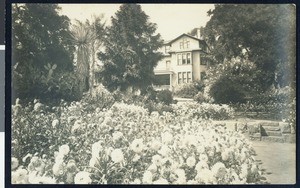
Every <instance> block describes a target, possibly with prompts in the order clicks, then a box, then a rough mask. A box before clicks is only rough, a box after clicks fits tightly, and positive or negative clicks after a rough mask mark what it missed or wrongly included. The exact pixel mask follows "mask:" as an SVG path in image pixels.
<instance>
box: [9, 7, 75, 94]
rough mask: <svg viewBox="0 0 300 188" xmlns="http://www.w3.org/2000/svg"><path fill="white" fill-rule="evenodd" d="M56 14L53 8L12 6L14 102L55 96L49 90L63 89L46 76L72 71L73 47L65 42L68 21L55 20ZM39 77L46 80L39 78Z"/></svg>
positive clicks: (60, 18)
mask: <svg viewBox="0 0 300 188" xmlns="http://www.w3.org/2000/svg"><path fill="white" fill-rule="evenodd" d="M58 11H59V7H58V5H56V4H14V5H13V6H12V49H13V51H12V75H13V79H12V80H13V85H12V87H13V97H14V98H17V97H19V98H22V99H25V98H27V99H30V98H31V99H32V98H47V97H49V96H51V95H52V93H53V92H54V93H57V92H55V91H53V90H52V88H54V87H63V86H61V85H59V82H55V84H51V82H49V79H48V78H47V75H50V74H51V75H52V74H53V76H55V77H57V78H60V77H63V76H65V74H68V73H66V72H70V71H72V70H73V64H72V61H73V52H74V47H73V45H72V44H71V41H70V40H69V39H70V37H69V30H68V27H69V19H68V17H66V16H59V15H58ZM43 75H45V77H46V78H42V76H43ZM57 83H58V85H56V84H57ZM58 93H60V94H61V93H62V92H58ZM60 94H58V95H60ZM66 94H67V93H63V95H66Z"/></svg>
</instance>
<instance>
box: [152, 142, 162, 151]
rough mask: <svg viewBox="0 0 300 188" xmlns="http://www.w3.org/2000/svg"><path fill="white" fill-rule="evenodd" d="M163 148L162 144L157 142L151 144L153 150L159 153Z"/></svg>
mask: <svg viewBox="0 0 300 188" xmlns="http://www.w3.org/2000/svg"><path fill="white" fill-rule="evenodd" d="M160 147H161V143H160V142H159V141H157V140H154V141H153V142H152V143H151V149H153V150H155V151H158V150H159V149H160Z"/></svg>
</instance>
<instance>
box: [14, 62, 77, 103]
mask: <svg viewBox="0 0 300 188" xmlns="http://www.w3.org/2000/svg"><path fill="white" fill-rule="evenodd" d="M49 67H50V65H49ZM31 71H32V74H31V75H30V76H29V77H28V78H27V79H23V80H22V81H20V79H21V78H19V76H21V75H18V74H17V73H16V72H14V74H13V77H14V78H13V82H14V83H13V87H14V91H13V97H14V99H16V98H20V99H22V101H24V102H25V101H26V102H29V101H32V100H34V99H36V98H38V99H40V100H41V101H43V102H44V103H49V104H51V103H54V104H55V103H57V102H59V101H60V99H64V100H66V101H78V100H80V99H81V97H82V93H80V92H79V80H78V76H77V75H76V74H75V73H74V72H62V71H56V66H55V65H54V66H53V67H51V68H49V69H48V70H39V69H37V68H32V70H31ZM25 82H26V83H25Z"/></svg>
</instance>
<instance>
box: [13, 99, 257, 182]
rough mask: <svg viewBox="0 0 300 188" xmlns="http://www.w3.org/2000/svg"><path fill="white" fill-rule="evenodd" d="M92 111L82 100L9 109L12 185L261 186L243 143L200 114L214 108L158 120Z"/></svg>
mask: <svg viewBox="0 0 300 188" xmlns="http://www.w3.org/2000/svg"><path fill="white" fill-rule="evenodd" d="M192 105H194V107H196V106H195V105H197V103H195V104H192ZM90 106H94V107H96V106H95V104H88V105H87V103H85V102H83V101H82V102H72V103H71V104H70V105H67V104H66V103H65V102H64V101H62V102H61V105H60V106H58V107H54V108H49V107H48V106H46V105H44V104H42V103H40V102H38V101H34V102H33V103H31V104H29V105H27V106H22V105H20V104H19V103H17V104H16V105H15V106H13V124H12V125H13V127H12V130H13V133H12V137H13V140H12V141H13V142H12V183H35V184H36V183H43V184H49V183H51V184H53V183H54V184H55V183H62V184H63V183H68V184H73V183H75V184H91V183H92V184H99V183H101V184H103V183H104V184H106V183H108V184H141V183H142V184H244V183H258V182H259V181H260V177H261V176H260V173H261V172H260V169H259V166H257V165H256V163H255V159H254V156H253V154H254V151H253V149H252V147H251V145H250V143H249V141H248V140H247V139H246V138H245V137H244V136H243V135H242V134H240V133H238V132H232V131H229V130H227V129H225V128H224V127H222V126H217V125H212V124H211V123H210V121H206V120H204V119H202V118H201V117H200V116H198V115H201V114H202V112H203V109H205V108H215V107H213V106H211V107H209V105H207V106H202V107H201V108H199V109H198V110H197V109H196V110H194V108H192V106H186V107H184V105H181V106H178V107H174V108H175V113H170V112H166V113H164V114H162V115H159V113H157V112H152V113H151V114H149V113H148V111H147V110H146V109H144V108H142V107H139V106H136V105H128V104H124V103H115V104H114V105H113V106H111V107H110V108H103V109H100V108H99V107H96V109H95V110H94V108H90ZM175 106H176V105H175ZM218 108H220V109H222V108H224V111H228V110H229V108H228V107H225V106H224V107H221V106H220V107H218ZM216 109H217V108H216ZM229 111H230V110H229ZM195 114H196V115H195ZM197 114H198V115H197ZM211 115H212V116H210V117H213V116H214V114H211ZM32 138H36V139H32Z"/></svg>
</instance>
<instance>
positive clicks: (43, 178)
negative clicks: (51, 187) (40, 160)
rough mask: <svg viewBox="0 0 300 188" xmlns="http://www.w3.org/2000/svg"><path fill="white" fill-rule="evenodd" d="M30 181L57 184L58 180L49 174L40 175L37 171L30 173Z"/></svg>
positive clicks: (31, 182) (32, 182)
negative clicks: (48, 175)
mask: <svg viewBox="0 0 300 188" xmlns="http://www.w3.org/2000/svg"><path fill="white" fill-rule="evenodd" d="M28 182H29V183H30V184H55V183H56V180H55V179H54V178H51V177H47V176H45V175H44V176H39V175H37V172H36V171H33V172H31V173H29V175H28Z"/></svg>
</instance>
